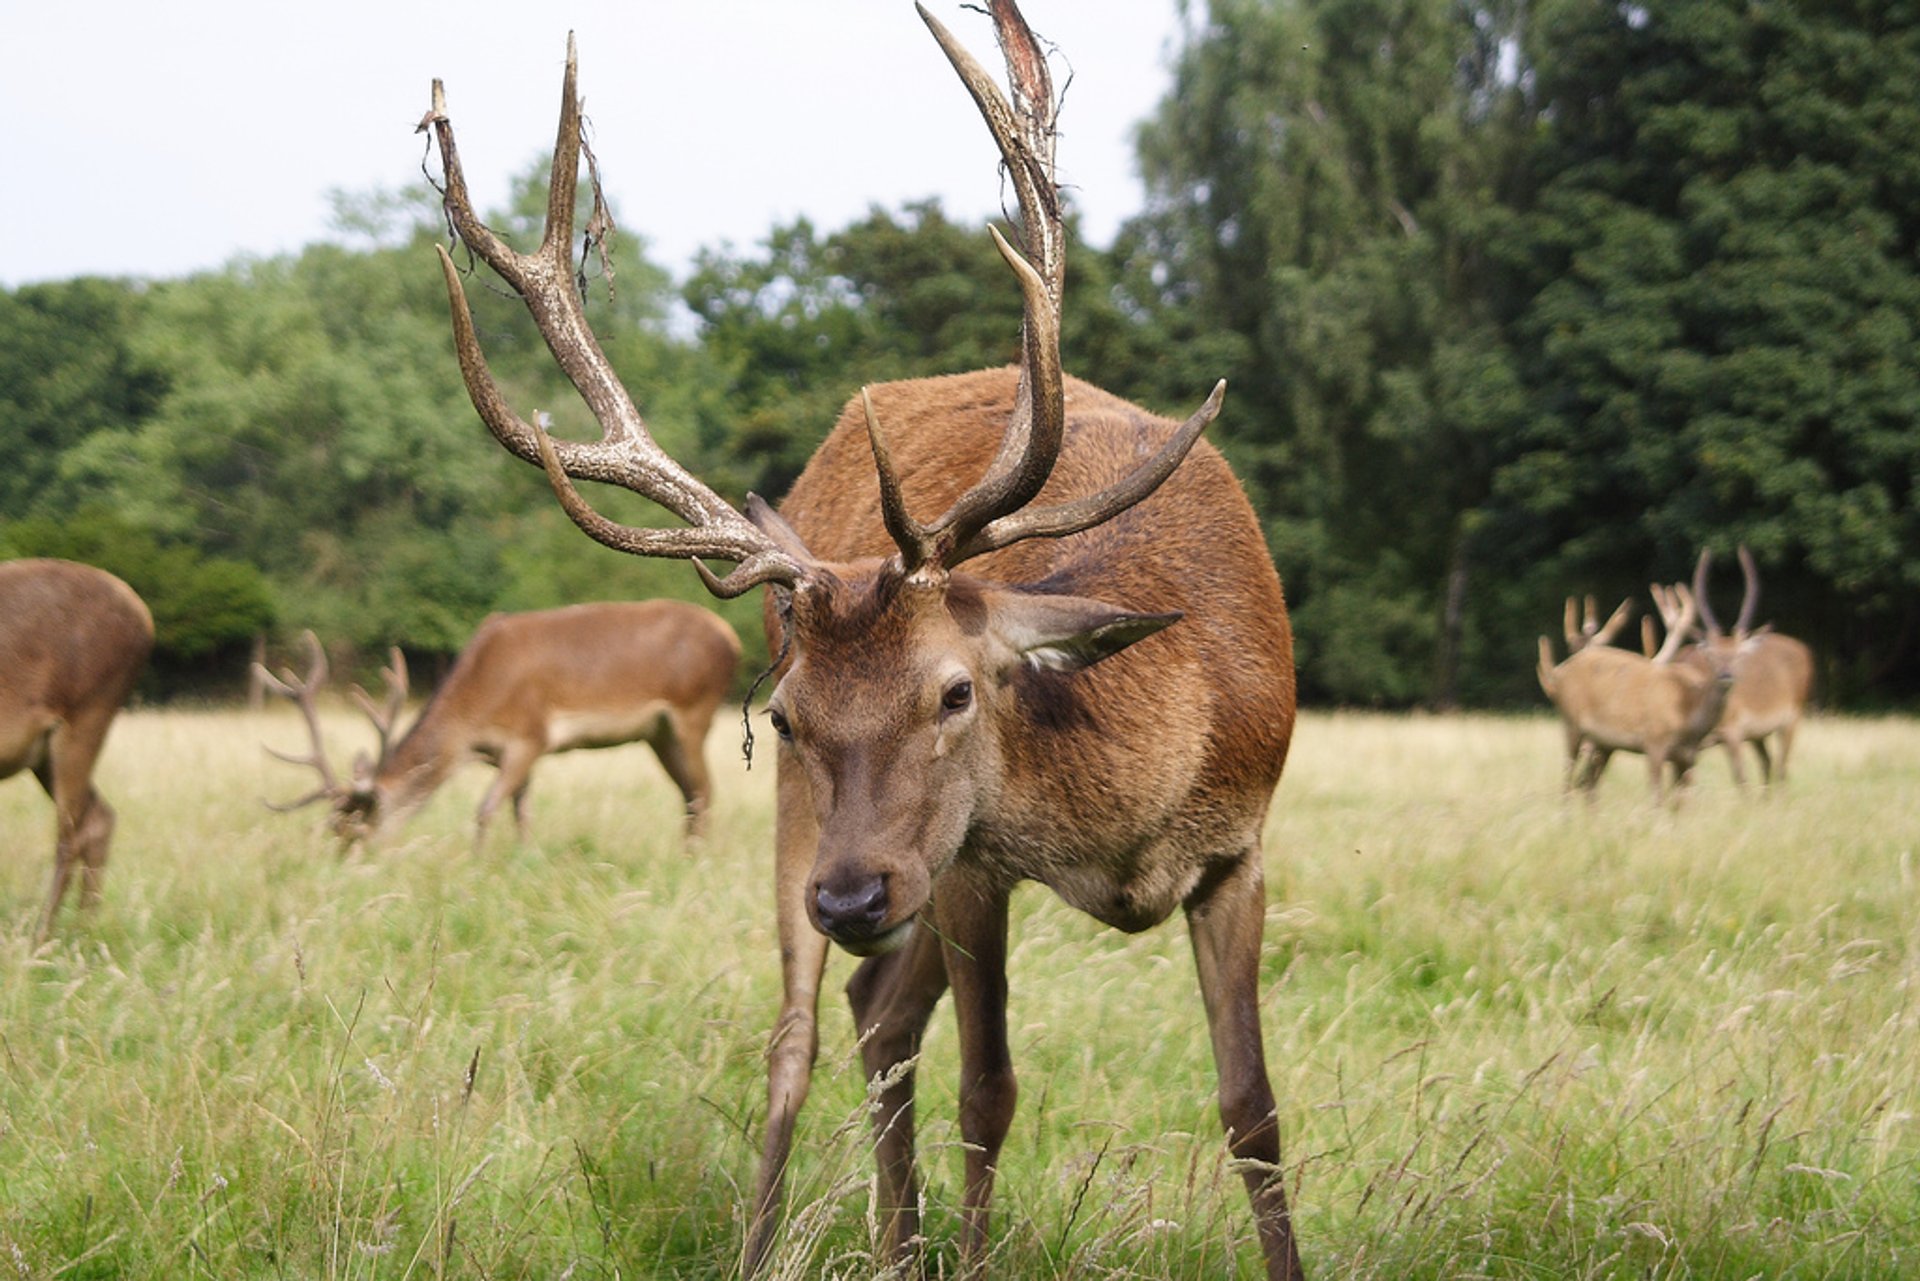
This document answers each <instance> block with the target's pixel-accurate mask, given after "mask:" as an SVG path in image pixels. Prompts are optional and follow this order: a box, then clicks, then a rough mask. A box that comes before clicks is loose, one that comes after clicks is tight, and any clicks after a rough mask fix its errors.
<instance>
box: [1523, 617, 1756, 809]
mask: <svg viewBox="0 0 1920 1281" xmlns="http://www.w3.org/2000/svg"><path fill="white" fill-rule="evenodd" d="M1671 592H1672V593H1673V595H1672V597H1671V599H1672V601H1673V602H1674V609H1675V611H1676V612H1675V614H1674V615H1673V616H1671V617H1669V619H1668V632H1667V639H1666V642H1665V643H1664V644H1663V645H1662V646H1661V647H1660V650H1659V652H1657V653H1656V654H1654V656H1653V657H1652V658H1647V657H1645V656H1644V655H1640V654H1635V653H1633V652H1631V651H1629V650H1624V649H1615V648H1613V647H1611V646H1607V645H1589V646H1587V647H1586V648H1584V649H1581V650H1578V651H1576V652H1575V653H1573V654H1570V655H1568V656H1567V659H1566V661H1565V662H1562V663H1561V664H1559V665H1558V666H1555V665H1554V662H1553V642H1551V641H1549V640H1548V639H1547V638H1546V637H1545V636H1542V637H1541V638H1540V666H1539V676H1540V688H1541V689H1542V690H1544V691H1545V692H1546V695H1547V697H1548V698H1549V699H1551V700H1552V701H1553V705H1554V707H1555V708H1556V709H1557V710H1558V711H1559V713H1560V719H1561V721H1562V722H1563V723H1564V725H1565V728H1566V734H1567V774H1566V787H1567V789H1568V790H1569V791H1571V790H1572V789H1574V788H1576V787H1577V788H1580V789H1582V790H1583V791H1585V792H1586V793H1587V795H1588V797H1589V798H1591V797H1592V795H1593V791H1594V788H1595V787H1596V786H1597V785H1598V783H1599V782H1600V775H1601V774H1602V773H1603V772H1604V771H1605V770H1606V768H1607V761H1608V759H1609V758H1610V757H1611V756H1612V755H1613V753H1615V752H1617V751H1620V752H1641V753H1644V754H1645V755H1646V758H1647V769H1648V771H1649V778H1650V780H1651V782H1652V784H1653V797H1654V800H1655V802H1660V801H1663V800H1665V798H1666V767H1667V766H1668V765H1672V766H1673V776H1674V782H1675V784H1676V785H1679V784H1684V783H1685V782H1686V781H1687V776H1688V774H1689V773H1690V772H1691V771H1692V769H1693V762H1694V758H1695V756H1696V755H1697V754H1698V753H1699V749H1700V742H1701V740H1702V739H1704V738H1705V737H1706V736H1707V735H1708V734H1709V733H1711V732H1712V730H1713V726H1714V724H1715V722H1716V721H1718V720H1719V718H1720V710H1721V708H1722V707H1723V706H1725V704H1726V699H1727V691H1728V689H1729V688H1730V687H1731V685H1732V683H1733V676H1732V672H1731V670H1730V669H1729V668H1728V667H1727V666H1726V665H1725V664H1719V665H1714V666H1707V667H1695V666H1693V665H1691V664H1687V663H1681V662H1676V661H1675V658H1676V655H1678V653H1679V652H1680V647H1681V644H1682V643H1683V641H1684V639H1685V635H1686V632H1687V630H1688V629H1689V628H1690V627H1692V626H1693V618H1694V603H1693V595H1692V593H1691V592H1689V591H1688V590H1687V589H1686V588H1685V587H1683V586H1680V585H1678V584H1676V585H1675V586H1674V587H1673V588H1672V589H1671ZM1667 599H1668V598H1666V597H1662V596H1659V595H1656V600H1658V601H1660V602H1661V603H1662V610H1663V613H1664V612H1665V609H1666V603H1665V602H1666V600H1667Z"/></svg>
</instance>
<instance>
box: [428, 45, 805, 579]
mask: <svg viewBox="0 0 1920 1281" xmlns="http://www.w3.org/2000/svg"><path fill="white" fill-rule="evenodd" d="M578 84H579V64H578V60H577V58H576V56H575V51H574V42H573V36H572V34H571V33H569V34H568V36H567V70H566V77H565V81H564V84H563V87H562V90H561V101H560V125H559V130H558V133H557V136H556V137H555V140H554V147H553V171H552V176H551V180H550V182H549V186H548V192H547V222H546V230H545V232H544V234H543V236H542V238H541V241H540V247H539V248H538V249H536V250H535V251H534V252H533V253H530V254H523V253H520V252H518V251H516V250H514V249H513V248H512V247H511V246H509V245H508V244H507V243H506V242H505V241H503V240H501V239H500V237H499V236H498V235H496V234H495V233H494V232H493V231H492V230H491V229H490V228H488V227H487V226H486V224H485V223H483V222H481V221H480V218H479V215H478V214H476V213H475V212H474V209H473V202H472V199H471V197H470V196H469V194H468V191H467V182H466V176H465V174H464V173H463V172H462V170H461V166H460V154H459V150H458V148H457V147H456V146H455V145H454V138H453V122H452V121H451V120H450V119H449V118H448V115H447V104H446V91H445V88H444V87H443V86H442V84H441V82H440V81H438V80H435V81H434V82H433V109H432V110H431V111H430V112H429V113H428V114H427V117H426V119H425V120H423V121H422V122H421V127H422V128H423V129H424V128H429V127H431V129H432V130H433V137H434V141H435V142H436V143H437V144H438V146H439V148H440V156H441V163H442V165H443V167H444V171H445V176H446V189H445V191H444V193H443V200H444V203H445V206H446V211H447V218H448V221H449V223H450V224H451V225H452V227H453V229H454V232H455V233H456V234H457V235H458V236H459V238H460V239H461V241H463V242H464V243H465V244H466V245H467V246H468V247H469V248H470V249H472V250H473V252H474V253H475V254H477V255H478V256H479V257H480V258H481V259H482V260H483V261H484V262H486V264H487V265H488V266H489V267H491V268H493V270H494V271H496V272H497V273H499V275H500V278H501V279H502V280H505V281H506V282H507V284H508V285H510V286H511V287H512V288H513V290H514V292H515V293H517V294H519V295H520V298H521V300H522V301H524V302H525V303H526V305H527V310H528V311H529V312H531V313H532V315H533V320H534V324H535V326H536V327H537V328H538V329H539V330H540V336H541V337H542V338H543V339H545V341H546V344H547V348H548V350H550V351H551V352H552V353H553V358H554V360H555V361H557V362H558V363H559V365H560V368H561V369H562V370H563V371H565V373H566V375H567V378H568V380H569V381H570V382H572V383H573V386H574V389H575V390H576V391H578V392H579V394H580V398H581V399H582V400H583V401H585V402H586V405H587V408H588V409H589V410H590V411H591V412H592V414H593V417H594V419H595V421H597V422H598V423H599V424H600V429H601V439H600V440H598V441H595V442H584V441H566V440H555V439H553V438H552V437H550V436H549V435H548V434H547V433H546V432H545V431H544V430H541V429H540V428H538V427H535V426H533V425H531V424H529V423H527V422H526V421H525V420H523V419H522V418H520V417H519V415H517V414H515V413H514V412H513V411H512V410H511V409H510V408H508V406H507V403H506V401H505V399H504V398H503V397H502V396H501V394H500V389H499V387H498V385H497V384H496V383H495V381H494V378H493V374H492V372H491V371H490V370H489V369H488V368H487V362H486V356H485V354H484V353H483V352H482V351H481V348H480V341H479V338H478V336H477V335H476V333H475V332H474V325H473V317H472V313H471V311H470V310H469V308H468V306H467V298H466V291H465V289H464V288H463V287H462V285H461V281H460V272H459V269H458V268H457V267H456V266H455V265H454V261H453V257H452V255H451V254H449V253H448V252H447V251H446V248H445V247H444V246H441V247H440V267H441V272H442V274H443V275H444V276H445V278H446V284H447V299H448V303H449V305H450V307H451V309H452V313H453V333H454V346H455V349H456V350H457V352H458V354H459V359H460V372H461V375H462V377H463V378H464V380H465V382H466V385H467V394H468V395H469V397H471V398H472V400H473V407H474V409H475V410H476V411H478V413H479V415H480V417H481V419H482V420H483V421H485V422H486V424H487V428H488V430H490V431H492V433H493V435H494V437H495V439H497V440H498V441H499V442H500V443H501V444H502V445H505V446H506V447H507V448H508V449H509V450H511V451H512V452H513V453H515V454H517V455H519V456H520V457H521V458H523V459H525V460H527V461H528V462H531V463H537V464H539V465H540V466H541V467H543V468H544V469H545V470H546V473H547V479H548V481H549V482H550V483H551V484H552V486H553V490H554V494H555V495H556V496H557V497H558V498H559V500H560V504H561V506H562V507H563V508H565V510H566V512H567V514H568V515H569V516H571V517H572V518H573V520H574V521H575V523H576V524H578V525H579V526H580V527H581V528H582V529H583V530H585V531H586V532H587V533H588V534H589V535H591V536H592V537H593V538H595V539H596V540H598V541H600V542H602V543H605V544H606V545H607V546H609V547H613V548H615V549H617V550H620V551H625V552H632V553H634V554H636V555H642V556H663V557H672V558H679V559H689V560H693V561H694V562H695V565H696V567H698V568H699V570H700V573H701V576H702V578H703V579H704V580H705V581H706V583H707V586H708V587H709V589H711V590H712V591H714V592H715V593H716V594H717V595H721V596H736V595H739V594H740V593H741V592H744V591H746V590H748V589H749V588H751V587H754V586H756V585H758V584H760V583H764V582H783V583H787V584H789V585H790V584H792V583H794V582H796V581H798V579H799V578H801V577H802V576H803V575H804V573H805V567H804V566H803V565H802V564H800V563H799V562H798V561H796V560H795V559H794V558H793V557H791V556H790V555H788V554H787V553H786V552H785V551H783V550H781V549H780V548H779V547H778V546H776V545H775V544H774V542H773V541H772V540H771V539H769V538H768V537H767V536H766V535H765V534H763V533H762V532H761V531H760V530H759V529H757V528H756V527H755V526H754V525H753V524H752V523H751V522H750V521H748V520H747V519H746V518H745V517H744V516H742V515H741V514H740V513H739V512H737V511H735V510H734V509H733V508H732V507H731V506H730V505H728V503H727V502H726V500H725V499H723V498H721V497H720V496H719V495H718V494H716V493H714V492H713V491H712V490H711V489H709V488H707V486H705V485H703V484H702V483H701V482H700V481H698V480H696V479H695V478H694V477H693V476H692V475H690V474H689V473H688V472H687V471H686V470H685V469H684V468H682V467H681V466H680V465H679V464H678V463H676V462H675V461H674V460H673V459H672V458H671V457H669V456H668V455H667V453H666V451H664V450H662V449H661V448H660V446H659V445H658V444H657V443H656V442H655V441H654V439H653V436H652V434H651V433H650V432H648V430H647V426H646V423H645V421H644V420H643V419H642V418H641V416H640V411H639V410H638V409H637V408H636V407H635V405H634V403H633V399H632V397H630V396H629V395H628V394H627V391H626V388H625V387H623V386H622V385H621V384H620V380H619V379H618V378H617V377H615V375H614V372H613V368H612V366H611V365H610V364H609V363H608V361H607V357H606V353H605V352H603V351H602V350H601V348H600V343H599V341H598V340H597V339H596V338H595V337H594V335H593V330H592V329H591V328H590V327H589V326H588V324H587V318H586V311H585V308H584V307H583V305H582V303H581V299H580V292H579V290H578V289H577V288H576V287H575V283H574V270H573V256H572V239H573V225H574V200H575V198H576V196H577V194H578V191H579V178H580V159H581V153H582V149H583V144H582V141H581V114H580V98H579V92H578ZM589 159H590V158H589ZM589 171H590V173H591V175H592V176H591V182H592V186H593V198H594V215H593V220H592V225H591V227H590V231H589V235H590V238H592V239H596V240H599V241H601V242H604V240H605V238H606V236H607V234H608V233H609V232H610V230H611V220H610V219H607V218H606V216H605V208H606V206H605V204H604V202H603V201H602V199H601V195H600V182H599V176H598V174H597V172H593V170H592V166H591V163H590V164H589ZM574 479H579V480H594V481H602V482H605V483H608V484H614V485H619V486H622V487H623V488H626V489H630V490H632V491H634V492H635V493H638V494H641V495H644V496H645V497H647V498H649V499H652V500H653V501H654V502H656V503H658V504H660V505H661V506H662V507H665V508H666V509H667V510H668V511H670V512H672V513H673V514H674V515H675V516H678V517H679V518H680V519H681V520H683V521H685V522H686V523H687V527H686V528H674V529H641V528H635V527H632V526H627V525H620V524H616V523H615V522H613V521H610V520H607V519H606V518H604V517H602V516H600V515H599V514H598V513H596V512H594V511H593V509H592V508H591V507H590V506H589V505H588V504H587V502H586V500H585V499H583V498H581V497H580V495H579V494H578V493H577V492H576V491H575V490H574V487H573V483H572V482H573V480H574ZM700 557H712V558H715V559H719V560H729V561H733V562H736V565H735V568H734V570H733V572H732V573H730V574H728V575H727V576H726V577H725V578H724V579H721V578H716V577H715V576H714V575H713V574H712V573H710V572H709V571H708V570H707V569H706V567H705V566H704V565H702V564H700V562H699V558H700Z"/></svg>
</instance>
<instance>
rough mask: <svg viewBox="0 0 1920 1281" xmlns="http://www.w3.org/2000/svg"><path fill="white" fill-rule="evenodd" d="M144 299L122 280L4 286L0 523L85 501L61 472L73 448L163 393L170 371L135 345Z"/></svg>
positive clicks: (133, 416) (149, 406)
mask: <svg viewBox="0 0 1920 1281" xmlns="http://www.w3.org/2000/svg"><path fill="white" fill-rule="evenodd" d="M141 302H142V298H141V293H140V291H139V289H138V288H137V287H135V286H134V285H132V284H130V283H127V282H123V281H111V280H99V279H79V280H70V281H63V282H59V283H55V284H45V285H27V286H24V287H22V288H20V289H18V290H15V291H12V292H8V291H5V290H0V457H4V458H6V459H7V466H6V467H5V468H4V469H0V521H3V520H8V519H16V520H17V519H20V518H22V517H26V516H31V515H34V514H36V513H40V514H46V513H53V512H59V511H63V510H69V509H71V508H73V507H75V506H76V505H78V504H79V503H81V502H83V501H85V499H86V495H85V493H84V492H83V491H77V490H76V489H75V487H74V486H73V485H72V484H71V483H70V482H69V481H68V480H67V479H66V478H65V477H63V476H62V475H61V460H62V459H63V457H64V456H65V455H66V453H67V452H68V451H69V450H71V449H73V448H74V447H75V446H76V445H78V444H79V443H80V442H81V441H83V440H85V439H86V438H87V437H88V436H90V435H92V434H93V433H94V432H96V431H102V430H108V429H126V428H129V427H132V426H134V425H136V424H138V423H139V422H141V421H142V420H143V419H144V418H146V417H147V416H148V415H149V414H151V413H152V412H153V410H154V408H155V407H156V406H157V405H158V404H159V402H160V400H161V398H162V396H164V395H165V393H166V390H167V375H166V371H165V369H164V368H163V367H162V366H160V365H158V364H156V363H154V362H152V361H150V360H148V359H146V358H145V357H143V356H142V355H141V354H140V353H138V352H137V351H136V350H135V348H134V345H133V335H134V331H135V329H136V327H137V324H138V320H137V317H138V315H139V313H140V307H141Z"/></svg>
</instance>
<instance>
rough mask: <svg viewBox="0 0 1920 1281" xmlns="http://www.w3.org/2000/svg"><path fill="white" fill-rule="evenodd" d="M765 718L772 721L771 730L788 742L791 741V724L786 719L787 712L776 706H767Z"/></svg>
mask: <svg viewBox="0 0 1920 1281" xmlns="http://www.w3.org/2000/svg"><path fill="white" fill-rule="evenodd" d="M767 719H768V720H769V721H771V722H773V732H774V733H776V734H778V735H779V736H780V737H781V739H783V740H784V741H786V742H789V743H791V742H792V741H793V725H792V723H791V722H789V721H788V720H787V714H786V713H785V712H783V711H781V710H780V709H779V708H777V707H769V708H768V709H767Z"/></svg>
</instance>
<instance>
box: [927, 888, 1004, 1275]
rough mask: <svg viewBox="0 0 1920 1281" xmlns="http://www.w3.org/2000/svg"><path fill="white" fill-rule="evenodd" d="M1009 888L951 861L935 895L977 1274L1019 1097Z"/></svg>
mask: <svg viewBox="0 0 1920 1281" xmlns="http://www.w3.org/2000/svg"><path fill="white" fill-rule="evenodd" d="M1009 892H1010V887H1008V886H1004V885H1000V884H997V883H990V882H983V881H976V880H973V879H971V878H968V877H966V876H965V875H964V874H962V873H959V872H956V871H954V870H952V869H949V870H948V871H947V872H946V873H945V875H944V876H943V877H942V878H941V880H940V887H939V889H938V891H937V892H936V894H935V896H934V901H933V915H934V921H935V924H936V925H937V927H938V930H937V932H938V933H939V935H940V946H941V955H942V958H943V959H944V961H945V962H946V970H947V979H948V981H949V982H950V983H951V984H952V985H953V1009H954V1015H955V1022H956V1023H957V1024H958V1025H959V1032H960V1137H961V1139H962V1140H963V1141H964V1143H965V1145H966V1185H965V1188H964V1189H963V1191H962V1194H961V1217H962V1220H963V1223H964V1235H963V1236H962V1238H961V1243H960V1264H961V1273H962V1275H965V1276H974V1275H977V1274H978V1273H979V1272H980V1269H981V1267H982V1266H983V1264H984V1262H985V1260H986V1254H987V1214H988V1209H989V1207H990V1205H991V1203H992V1200H993V1178H994V1174H995V1172H996V1171H997V1170H998V1168H999V1165H1000V1147H1001V1144H1003V1143H1004V1142H1005V1141H1006V1137H1007V1130H1008V1128H1009V1127H1011V1126H1012V1124H1013V1109H1014V1104H1015V1102H1016V1101H1017V1099H1018V1097H1019V1086H1018V1083H1017V1082H1016V1081H1015V1080H1014V1075H1013V1054H1012V1052H1011V1050H1010V1049H1009V1048H1008V1045H1007V899H1008V896H1009Z"/></svg>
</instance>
